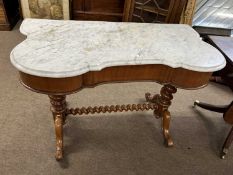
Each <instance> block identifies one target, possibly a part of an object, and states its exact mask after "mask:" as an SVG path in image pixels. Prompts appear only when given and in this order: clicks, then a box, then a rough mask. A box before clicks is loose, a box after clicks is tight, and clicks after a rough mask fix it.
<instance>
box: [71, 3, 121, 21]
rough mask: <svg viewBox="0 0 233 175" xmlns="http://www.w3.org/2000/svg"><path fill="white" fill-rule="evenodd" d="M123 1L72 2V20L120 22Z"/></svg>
mask: <svg viewBox="0 0 233 175" xmlns="http://www.w3.org/2000/svg"><path fill="white" fill-rule="evenodd" d="M124 2H125V0H73V1H72V18H73V19H74V20H101V21H103V20H104V21H122V16H123V9H124Z"/></svg>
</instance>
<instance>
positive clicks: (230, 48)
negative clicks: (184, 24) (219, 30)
mask: <svg viewBox="0 0 233 175" xmlns="http://www.w3.org/2000/svg"><path fill="white" fill-rule="evenodd" d="M207 42H208V43H210V44H211V45H213V46H214V47H216V48H217V49H218V50H219V51H220V52H221V53H222V54H223V55H224V57H225V59H226V61H227V64H226V67H225V68H224V69H222V70H220V71H218V72H215V73H214V74H213V80H214V81H216V82H219V83H223V84H225V85H227V86H229V87H230V88H231V89H232V90H233V38H232V37H227V36H211V35H209V36H207Z"/></svg>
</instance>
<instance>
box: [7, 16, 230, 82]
mask: <svg viewBox="0 0 233 175" xmlns="http://www.w3.org/2000/svg"><path fill="white" fill-rule="evenodd" d="M20 31H21V33H23V34H24V35H26V36H27V39H26V40H25V41H23V42H22V43H20V44H19V45H17V46H16V47H15V48H14V49H13V50H12V52H11V55H10V58H11V62H12V64H13V65H14V66H15V67H16V68H17V69H18V70H20V71H22V72H25V73H28V74H31V75H36V76H41V77H53V78H61V77H72V76H77V75H81V74H84V73H86V72H88V71H99V70H101V69H103V68H106V67H111V66H122V65H142V64H164V65H167V66H170V67H172V68H178V67H181V68H185V69H189V70H193V71H199V72H213V71H217V70H220V69H222V68H223V67H224V66H225V64H226V62H225V58H224V57H223V56H222V54H221V53H220V52H219V51H218V50H217V49H215V48H214V47H212V46H211V45H209V44H207V43H205V42H203V41H202V40H201V39H200V37H199V35H198V33H196V32H195V31H194V30H193V29H192V28H191V27H189V26H188V25H182V24H148V23H123V22H100V21H99V22H97V21H96V22H94V21H65V20H46V19H25V20H24V21H23V23H22V25H21V27H20Z"/></svg>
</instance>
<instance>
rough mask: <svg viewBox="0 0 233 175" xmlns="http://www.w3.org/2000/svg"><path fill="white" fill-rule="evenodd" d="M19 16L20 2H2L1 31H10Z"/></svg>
mask: <svg viewBox="0 0 233 175" xmlns="http://www.w3.org/2000/svg"><path fill="white" fill-rule="evenodd" d="M19 16H20V15H19V2H18V0H0V30H10V29H11V28H12V27H13V26H14V25H15V24H16V23H17V21H18V20H19Z"/></svg>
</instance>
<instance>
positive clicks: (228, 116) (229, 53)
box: [194, 36, 233, 159]
mask: <svg viewBox="0 0 233 175" xmlns="http://www.w3.org/2000/svg"><path fill="white" fill-rule="evenodd" d="M207 39H208V41H209V43H211V44H212V45H213V46H214V47H216V48H217V49H218V50H219V51H220V52H221V53H222V54H223V55H224V57H225V59H226V61H227V65H226V67H225V68H224V69H222V70H220V71H218V72H217V74H218V76H219V77H215V79H216V80H215V81H216V82H219V83H224V84H226V85H228V86H229V87H230V88H231V89H233V38H232V37H223V36H208V38H207ZM194 106H199V107H201V108H204V109H207V110H210V111H214V112H219V113H223V119H224V120H225V121H226V122H227V123H228V124H231V125H233V103H232V102H231V104H229V105H225V106H214V105H210V104H207V103H203V102H199V101H198V100H197V101H195V102H194ZM232 141H233V127H232V129H231V130H230V132H229V134H228V136H227V138H226V140H225V142H224V144H223V146H222V150H221V155H220V156H221V158H222V159H224V158H225V156H226V154H227V152H228V149H229V147H230V145H231V143H232Z"/></svg>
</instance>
